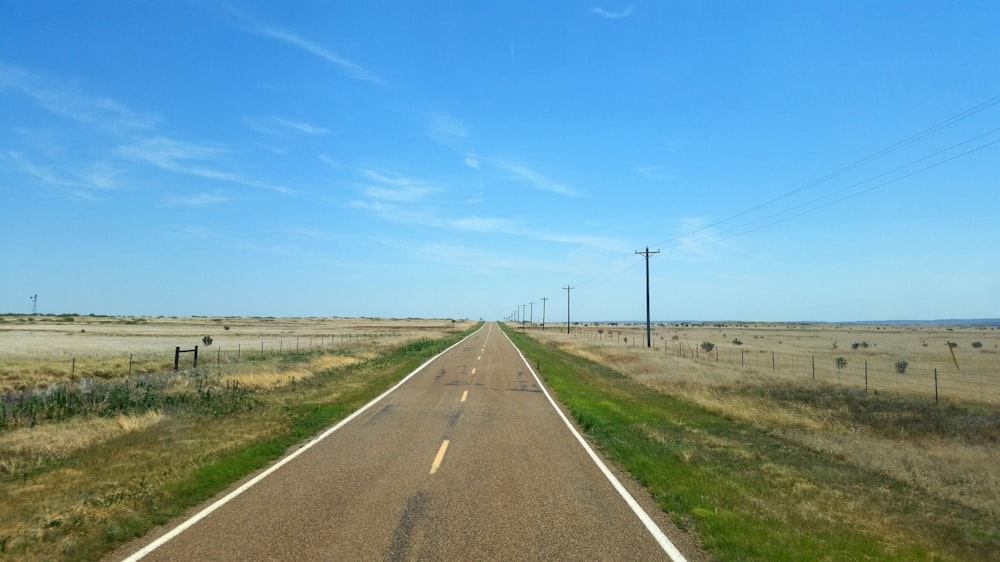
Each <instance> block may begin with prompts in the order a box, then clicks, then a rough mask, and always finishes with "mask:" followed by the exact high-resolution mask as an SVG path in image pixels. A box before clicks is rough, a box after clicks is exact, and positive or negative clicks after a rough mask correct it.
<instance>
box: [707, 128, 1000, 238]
mask: <svg viewBox="0 0 1000 562" xmlns="http://www.w3.org/2000/svg"><path fill="white" fill-rule="evenodd" d="M992 132H993V131H991V133H992ZM983 136H985V135H979V136H978V137H975V138H982V137H983ZM972 140H974V139H972ZM967 143H968V141H963V142H962V143H959V144H958V145H954V146H952V147H950V148H947V149H945V150H943V151H939V152H938V153H936V154H941V153H942V152H947V151H948V150H952V149H953V148H955V147H956V146H960V145H962V144H967ZM996 144H1000V139H997V140H994V141H990V142H988V143H986V144H982V145H979V146H977V147H975V148H972V149H969V150H966V151H965V152H962V153H959V154H956V155H954V156H952V157H950V158H945V159H944V160H939V161H937V162H934V163H933V164H929V165H927V166H924V167H922V168H918V169H916V170H913V171H911V172H908V173H906V174H903V175H901V176H897V177H895V178H892V179H889V180H886V181H884V182H882V183H878V184H875V185H873V186H871V187H869V188H867V189H862V190H860V191H856V192H854V193H851V194H849V195H845V196H843V197H840V198H839V199H834V200H833V201H829V202H827V203H824V204H822V205H816V206H814V207H810V208H808V209H806V210H804V211H802V212H800V213H795V214H793V215H789V216H786V217H784V218H780V219H778V220H774V221H771V222H768V223H765V224H762V225H760V226H757V227H754V228H749V229H746V230H741V231H738V232H734V233H732V234H729V235H728V236H723V237H721V238H716V239H713V240H711V241H710V242H707V243H705V244H701V245H699V246H694V247H692V248H687V250H688V251H690V250H692V249H698V248H704V247H706V246H710V245H712V244H717V243H719V242H722V241H724V240H729V239H730V238H736V237H737V236H743V235H744V234H749V233H751V232H756V231H758V230H763V229H765V228H768V227H771V226H774V225H776V224H781V223H783V222H786V221H789V220H792V219H794V218H798V217H801V216H802V215H807V214H809V213H812V212H815V211H819V210H820V209H825V208H827V207H830V206H833V205H836V204H837V203H842V202H844V201H847V200H848V199H853V198H855V197H858V196H860V195H864V194H865V193H870V192H872V191H875V190H876V189H880V188H882V187H885V186H887V185H890V184H893V183H896V182H899V181H902V180H904V179H906V178H909V177H912V176H915V175H917V174H919V173H922V172H926V171H927V170H930V169H933V168H937V167H938V166H941V165H944V164H947V163H948V162H951V161H953V160H957V159H959V158H962V157H964V156H968V155H969V154H972V153H975V152H979V151H980V150H983V149H986V148H989V147H991V146H993V145H996ZM926 159H927V158H921V159H919V160H916V161H915V162H920V161H922V160H926ZM912 164H913V163H912V162H911V163H910V164H907V165H905V166H900V167H899V168H896V169H894V170H892V171H898V170H900V169H903V168H907V167H909V166H911V165H912ZM892 171H890V172H887V173H884V174H880V175H878V176H874V178H869V179H867V180H864V181H862V182H858V183H856V184H853V185H851V186H848V187H847V188H844V189H840V190H838V191H834V192H832V193H830V194H827V195H825V196H823V197H819V198H816V199H813V200H811V201H807V202H805V203H802V204H799V205H796V206H794V207H791V208H789V209H786V210H784V211H781V212H779V213H775V214H772V215H769V216H767V217H764V218H761V219H758V220H756V221H752V222H750V223H746V224H744V225H743V226H749V225H751V224H754V223H756V222H760V221H762V220H767V219H768V218H774V217H778V216H781V215H784V214H785V213H787V212H789V211H791V210H794V209H798V208H801V207H804V206H806V205H809V204H812V203H816V202H818V201H821V200H823V199H827V198H829V197H831V196H833V195H836V194H837V193H843V192H844V191H847V190H849V189H853V188H854V187H857V186H859V185H863V184H865V183H868V182H869V181H872V179H877V178H880V177H884V176H886V175H887V174H889V173H892Z"/></svg>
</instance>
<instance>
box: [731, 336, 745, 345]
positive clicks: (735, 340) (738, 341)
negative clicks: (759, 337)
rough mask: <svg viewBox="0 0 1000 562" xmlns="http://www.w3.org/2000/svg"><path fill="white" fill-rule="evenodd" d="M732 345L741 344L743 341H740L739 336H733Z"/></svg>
mask: <svg viewBox="0 0 1000 562" xmlns="http://www.w3.org/2000/svg"><path fill="white" fill-rule="evenodd" d="M733 345H743V342H741V341H740V338H733Z"/></svg>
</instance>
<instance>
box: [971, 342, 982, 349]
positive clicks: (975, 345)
mask: <svg viewBox="0 0 1000 562" xmlns="http://www.w3.org/2000/svg"><path fill="white" fill-rule="evenodd" d="M980 347H983V342H981V341H974V342H972V348H973V349H979V348H980Z"/></svg>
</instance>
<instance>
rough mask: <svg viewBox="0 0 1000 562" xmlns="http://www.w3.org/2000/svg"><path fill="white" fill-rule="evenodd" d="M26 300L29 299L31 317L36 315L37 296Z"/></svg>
mask: <svg viewBox="0 0 1000 562" xmlns="http://www.w3.org/2000/svg"><path fill="white" fill-rule="evenodd" d="M28 298H29V299H31V315H32V316H34V315H36V314H38V295H31V296H30V297H28Z"/></svg>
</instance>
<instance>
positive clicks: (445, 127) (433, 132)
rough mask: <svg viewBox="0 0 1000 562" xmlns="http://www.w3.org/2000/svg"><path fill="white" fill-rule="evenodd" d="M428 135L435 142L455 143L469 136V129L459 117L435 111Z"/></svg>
mask: <svg viewBox="0 0 1000 562" xmlns="http://www.w3.org/2000/svg"><path fill="white" fill-rule="evenodd" d="M427 136H428V137H430V139H431V140H433V141H435V142H439V143H441V144H445V145H453V144H455V143H457V142H460V141H463V140H465V139H466V138H468V137H469V131H468V129H466V127H465V125H464V124H463V123H462V122H461V121H459V120H458V119H456V118H454V117H452V116H451V115H448V114H447V113H440V112H438V113H434V114H432V115H431V116H430V123H429V124H428V125H427Z"/></svg>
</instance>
